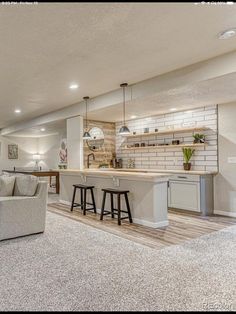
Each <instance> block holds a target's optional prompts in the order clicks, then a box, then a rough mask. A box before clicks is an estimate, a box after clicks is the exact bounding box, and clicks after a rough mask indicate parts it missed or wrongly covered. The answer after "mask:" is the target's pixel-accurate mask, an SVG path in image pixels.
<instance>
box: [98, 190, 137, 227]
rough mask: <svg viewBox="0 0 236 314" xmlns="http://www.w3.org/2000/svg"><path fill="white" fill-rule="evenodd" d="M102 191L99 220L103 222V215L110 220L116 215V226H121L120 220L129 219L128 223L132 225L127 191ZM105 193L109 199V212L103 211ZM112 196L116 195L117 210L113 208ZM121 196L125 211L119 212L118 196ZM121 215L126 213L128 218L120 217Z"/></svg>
mask: <svg viewBox="0 0 236 314" xmlns="http://www.w3.org/2000/svg"><path fill="white" fill-rule="evenodd" d="M102 191H103V200H102V208H101V215H100V220H103V216H104V215H111V217H112V218H114V215H117V216H118V225H120V224H121V220H122V219H127V218H129V222H130V223H132V222H133V220H132V216H131V212H130V206H129V199H128V193H129V191H124V190H123V191H121V190H115V189H102ZM107 193H109V194H110V197H111V211H108V210H105V203H106V195H107ZM114 194H115V195H117V207H118V208H114V199H113V196H114ZM121 195H124V197H125V203H126V208H127V211H125V210H121V206H120V196H121ZM121 213H126V214H128V216H125V217H121Z"/></svg>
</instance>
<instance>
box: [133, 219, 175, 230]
mask: <svg viewBox="0 0 236 314" xmlns="http://www.w3.org/2000/svg"><path fill="white" fill-rule="evenodd" d="M133 222H134V223H137V224H139V225H143V226H146V227H150V228H162V227H167V226H168V225H169V222H168V220H164V221H161V222H151V221H148V220H143V219H138V218H133Z"/></svg>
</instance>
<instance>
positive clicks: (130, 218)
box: [125, 193, 133, 223]
mask: <svg viewBox="0 0 236 314" xmlns="http://www.w3.org/2000/svg"><path fill="white" fill-rule="evenodd" d="M125 202H126V208H127V212H128V216H129V222H130V223H132V222H133V219H132V216H131V211H130V206H129V199H128V195H127V194H126V193H125Z"/></svg>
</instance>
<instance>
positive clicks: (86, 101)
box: [85, 99, 88, 131]
mask: <svg viewBox="0 0 236 314" xmlns="http://www.w3.org/2000/svg"><path fill="white" fill-rule="evenodd" d="M85 103H86V124H85V125H86V131H87V128H88V100H87V99H85Z"/></svg>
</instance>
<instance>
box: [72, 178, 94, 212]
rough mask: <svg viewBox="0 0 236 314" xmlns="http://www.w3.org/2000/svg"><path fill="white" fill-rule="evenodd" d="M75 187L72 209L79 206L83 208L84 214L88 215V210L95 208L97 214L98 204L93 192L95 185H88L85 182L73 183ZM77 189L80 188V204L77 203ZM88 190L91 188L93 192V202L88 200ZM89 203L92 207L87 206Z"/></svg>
mask: <svg viewBox="0 0 236 314" xmlns="http://www.w3.org/2000/svg"><path fill="white" fill-rule="evenodd" d="M73 187H74V192H73V198H72V202H71V208H70V210H71V211H73V208H74V207H78V206H79V207H81V209H82V210H83V214H84V215H86V211H87V210H94V213H95V214H96V212H97V210H96V204H95V199H94V194H93V189H94V186H88V185H83V184H73ZM77 189H79V190H80V204H79V203H75V195H76V191H77ZM87 190H90V192H91V197H92V203H88V202H87ZM87 205H92V207H90V208H87Z"/></svg>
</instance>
